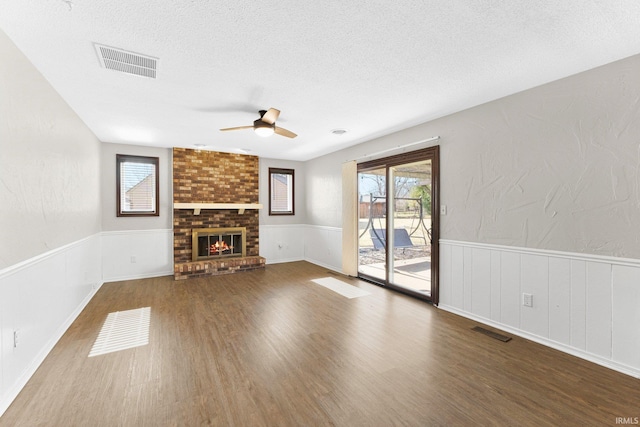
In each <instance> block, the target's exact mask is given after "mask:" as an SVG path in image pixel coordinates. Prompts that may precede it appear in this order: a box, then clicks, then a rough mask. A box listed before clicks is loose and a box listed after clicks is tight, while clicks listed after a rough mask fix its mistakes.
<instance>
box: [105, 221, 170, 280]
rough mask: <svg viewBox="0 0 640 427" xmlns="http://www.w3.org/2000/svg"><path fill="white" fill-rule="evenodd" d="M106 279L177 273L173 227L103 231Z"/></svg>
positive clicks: (125, 278)
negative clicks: (174, 258) (171, 228)
mask: <svg viewBox="0 0 640 427" xmlns="http://www.w3.org/2000/svg"><path fill="white" fill-rule="evenodd" d="M102 262H103V264H102V270H103V280H104V281H105V282H116V281H120V280H131V279H143V278H145V277H157V276H168V275H173V230H162V229H161V230H124V231H103V232H102Z"/></svg>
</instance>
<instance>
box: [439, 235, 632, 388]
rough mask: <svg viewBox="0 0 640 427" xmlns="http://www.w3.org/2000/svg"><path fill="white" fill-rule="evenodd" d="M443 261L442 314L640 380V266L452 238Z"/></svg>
mask: <svg viewBox="0 0 640 427" xmlns="http://www.w3.org/2000/svg"><path fill="white" fill-rule="evenodd" d="M440 256H441V259H440V304H439V307H440V308H442V309H445V310H448V311H452V312H454V313H457V314H460V315H462V316H465V317H469V318H471V319H475V320H477V321H479V322H482V323H486V324H488V325H491V326H494V327H496V328H499V329H502V330H505V331H507V332H510V333H513V334H515V335H519V336H522V337H525V338H528V339H531V340H533V341H536V342H539V343H541V344H544V345H548V346H550V347H553V348H556V349H558V350H561V351H564V352H567V353H570V354H573V355H575V356H578V357H581V358H584V359H587V360H590V361H592V362H595V363H598V364H600V365H603V366H607V367H609V368H612V369H615V370H618V371H620V372H623V373H626V374H628V375H632V376H634V377H638V378H640V260H634V259H623V258H614V257H603V256H596V255H588V254H576V253H565V252H557V251H545V250H538V249H527V248H515V247H508V246H500V245H489V244H479V243H469V242H458V241H451V240H441V241H440ZM523 293H529V294H532V295H533V307H525V306H524V305H523V300H522V294H523Z"/></svg>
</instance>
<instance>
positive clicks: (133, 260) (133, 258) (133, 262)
mask: <svg viewBox="0 0 640 427" xmlns="http://www.w3.org/2000/svg"><path fill="white" fill-rule="evenodd" d="M137 261H138V260H137V259H136V257H134V256H132V257H131V264H135V263H136V262H137Z"/></svg>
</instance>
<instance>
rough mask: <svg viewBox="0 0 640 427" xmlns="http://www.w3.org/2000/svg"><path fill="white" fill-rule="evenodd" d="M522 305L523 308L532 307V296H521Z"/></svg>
mask: <svg viewBox="0 0 640 427" xmlns="http://www.w3.org/2000/svg"><path fill="white" fill-rule="evenodd" d="M522 305H524V306H525V307H533V295H532V294H522Z"/></svg>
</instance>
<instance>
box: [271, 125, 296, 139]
mask: <svg viewBox="0 0 640 427" xmlns="http://www.w3.org/2000/svg"><path fill="white" fill-rule="evenodd" d="M274 132H275V133H277V134H278V135H282V136H286V137H287V138H295V137H296V136H298V135H296V134H295V133H293V132H291V131H290V130H287V129H285V128H279V127H278V126H276V127H275V129H274Z"/></svg>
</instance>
